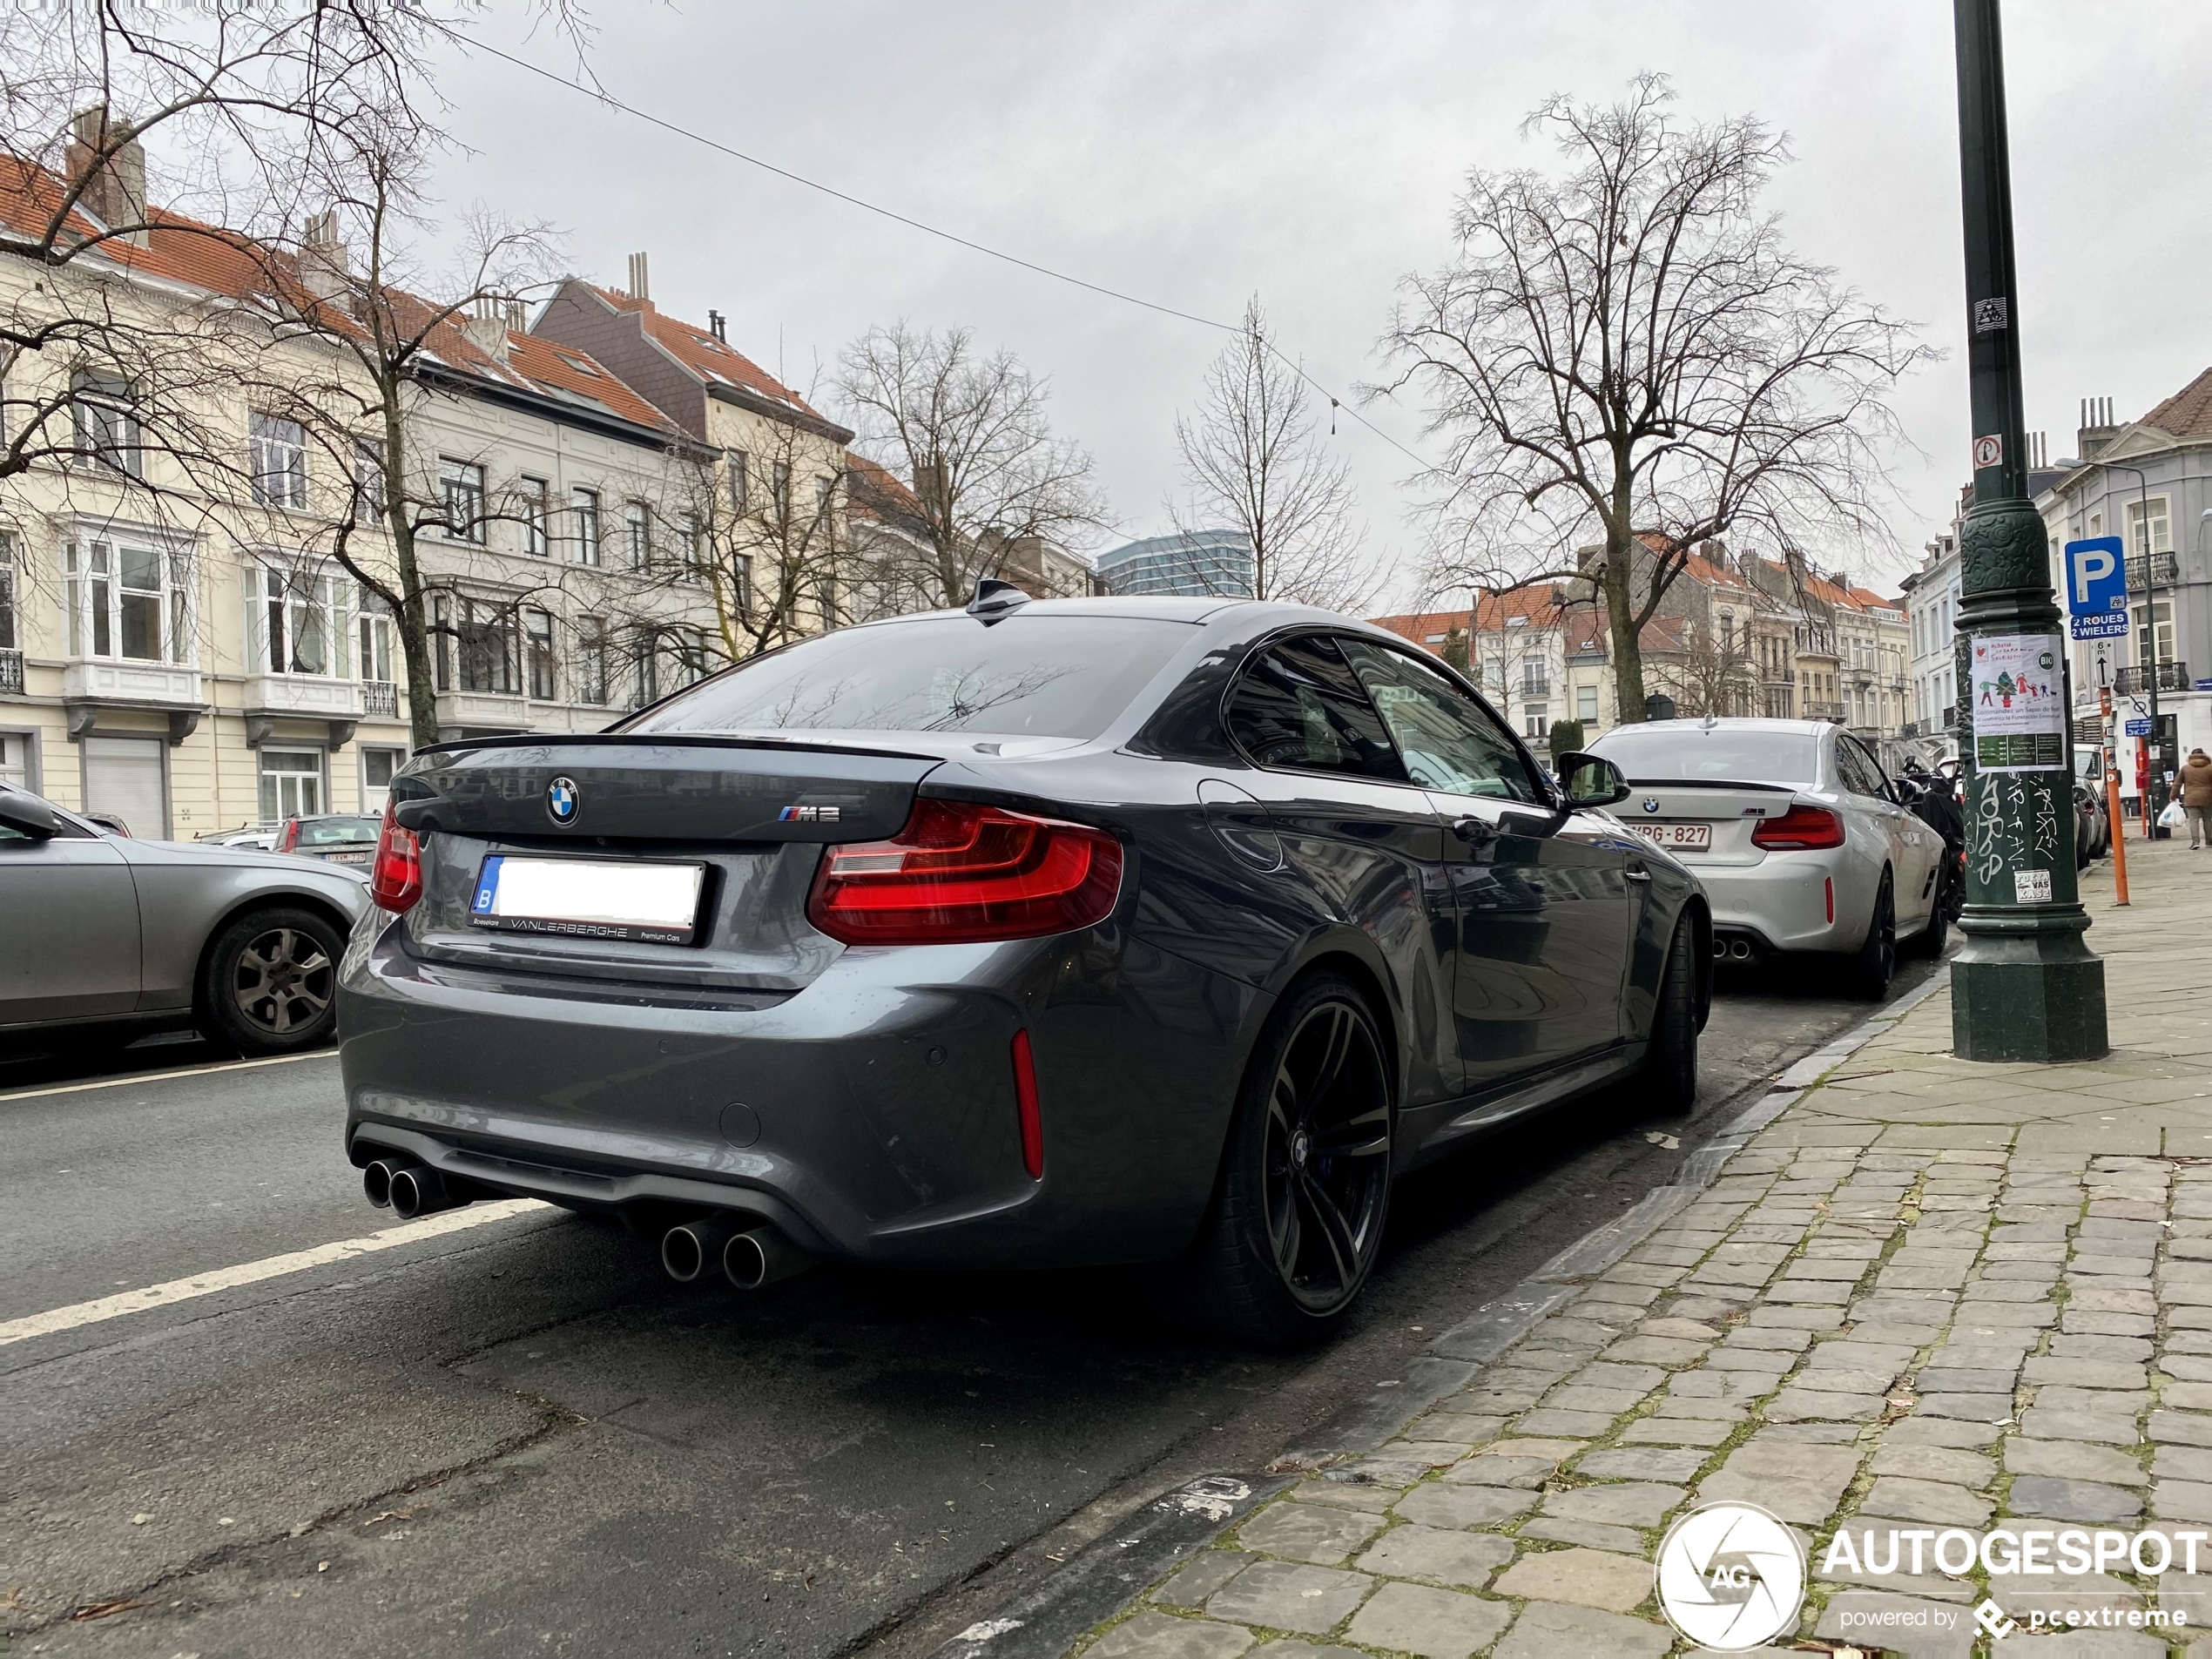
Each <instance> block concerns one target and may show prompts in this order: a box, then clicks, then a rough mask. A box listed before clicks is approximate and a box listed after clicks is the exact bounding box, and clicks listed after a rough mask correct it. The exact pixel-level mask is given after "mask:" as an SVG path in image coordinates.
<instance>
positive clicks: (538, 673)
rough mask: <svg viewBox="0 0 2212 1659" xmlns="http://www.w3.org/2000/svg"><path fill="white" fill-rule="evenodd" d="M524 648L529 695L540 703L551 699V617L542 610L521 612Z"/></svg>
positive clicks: (552, 680)
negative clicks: (528, 679)
mask: <svg viewBox="0 0 2212 1659" xmlns="http://www.w3.org/2000/svg"><path fill="white" fill-rule="evenodd" d="M523 635H524V636H525V645H524V649H525V650H527V651H528V652H529V671H530V695H531V696H532V697H534V698H536V699H537V700H538V701H539V702H541V703H550V702H551V701H552V700H553V686H554V679H553V617H552V616H551V614H550V612H547V611H543V610H525V611H524V612H523Z"/></svg>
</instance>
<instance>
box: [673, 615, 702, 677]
mask: <svg viewBox="0 0 2212 1659" xmlns="http://www.w3.org/2000/svg"><path fill="white" fill-rule="evenodd" d="M676 654H677V658H678V663H679V664H680V665H681V669H682V673H683V683H684V684H685V685H694V684H696V683H697V682H698V681H700V680H703V679H705V678H706V636H705V634H704V633H702V632H701V631H699V630H698V629H697V628H678V630H677V631H676Z"/></svg>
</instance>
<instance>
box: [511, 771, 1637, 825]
mask: <svg viewBox="0 0 2212 1659" xmlns="http://www.w3.org/2000/svg"><path fill="white" fill-rule="evenodd" d="M561 781H562V782H563V783H566V782H567V781H568V779H565V778H563V779H562V780H561ZM1643 810H1644V811H1645V812H1647V813H1656V812H1657V811H1658V810H1659V799H1658V797H1657V796H1656V795H1646V796H1645V797H1644V798H1643ZM553 816H554V817H556V818H561V813H560V809H559V808H557V807H556V808H555V809H554V813H553ZM561 821H562V822H563V824H565V823H567V822H568V821H569V820H568V819H565V818H561Z"/></svg>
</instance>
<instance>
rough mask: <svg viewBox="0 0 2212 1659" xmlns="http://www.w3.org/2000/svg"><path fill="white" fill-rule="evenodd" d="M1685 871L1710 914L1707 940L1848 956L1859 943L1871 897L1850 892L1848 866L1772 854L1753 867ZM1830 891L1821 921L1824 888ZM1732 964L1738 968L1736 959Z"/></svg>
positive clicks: (1699, 866) (1698, 866)
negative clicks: (1831, 900) (1831, 909)
mask: <svg viewBox="0 0 2212 1659" xmlns="http://www.w3.org/2000/svg"><path fill="white" fill-rule="evenodd" d="M1683 861H1684V862H1685V863H1689V867H1690V868H1691V869H1693V870H1695V871H1696V873H1697V880H1698V881H1699V883H1700V884H1701V885H1702V886H1703V887H1704V889H1705V896H1706V898H1707V900H1709V901H1710V903H1711V905H1712V907H1713V937H1714V940H1715V941H1716V944H1717V943H1718V942H1719V941H1722V940H1723V939H1727V940H1729V941H1736V940H1743V941H1745V942H1746V943H1753V944H1755V945H1756V947H1757V948H1756V950H1755V952H1754V954H1762V955H1763V954H1770V953H1773V952H1776V951H1853V950H1857V949H1858V948H1859V946H1860V945H1861V944H1862V943H1863V942H1864V941H1865V937H1866V921H1867V917H1868V916H1869V914H1871V907H1872V897H1871V894H1861V893H1859V892H1858V890H1857V883H1856V882H1855V881H1854V880H1852V876H1851V872H1852V866H1851V864H1850V862H1849V861H1848V860H1843V859H1840V858H1836V859H1831V858H1827V857H1824V856H1822V855H1821V854H1819V853H1769V854H1767V856H1766V857H1765V858H1764V859H1763V860H1761V861H1760V862H1758V863H1757V864H1741V865H1725V864H1720V865H1716V864H1705V863H1690V862H1689V860H1683ZM1831 881H1832V882H1833V883H1834V884H1835V899H1836V919H1835V920H1834V921H1829V919H1828V894H1827V890H1826V884H1828V883H1829V882H1831ZM1733 960H1736V961H1738V962H1741V961H1743V959H1742V958H1735V959H1733Z"/></svg>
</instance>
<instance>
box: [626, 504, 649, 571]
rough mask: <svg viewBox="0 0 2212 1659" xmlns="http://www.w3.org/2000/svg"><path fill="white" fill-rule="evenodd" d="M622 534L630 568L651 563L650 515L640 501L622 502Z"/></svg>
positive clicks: (641, 567)
mask: <svg viewBox="0 0 2212 1659" xmlns="http://www.w3.org/2000/svg"><path fill="white" fill-rule="evenodd" d="M622 534H623V540H624V544H625V546H626V547H627V548H628V550H629V552H630V568H631V570H644V568H645V567H646V566H647V565H648V564H650V563H652V557H653V535H652V516H651V514H650V513H649V512H648V511H647V510H646V509H645V503H644V502H642V501H626V502H623V504H622Z"/></svg>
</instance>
